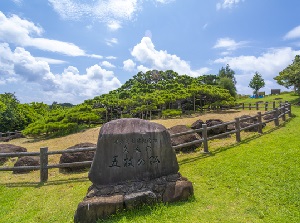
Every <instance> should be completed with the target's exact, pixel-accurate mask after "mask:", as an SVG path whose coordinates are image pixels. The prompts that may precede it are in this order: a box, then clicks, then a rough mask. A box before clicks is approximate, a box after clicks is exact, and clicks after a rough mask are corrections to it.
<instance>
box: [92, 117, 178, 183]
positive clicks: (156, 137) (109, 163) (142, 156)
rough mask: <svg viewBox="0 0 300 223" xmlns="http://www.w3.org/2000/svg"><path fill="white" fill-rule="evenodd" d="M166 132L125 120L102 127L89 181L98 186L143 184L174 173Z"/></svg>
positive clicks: (171, 150)
mask: <svg viewBox="0 0 300 223" xmlns="http://www.w3.org/2000/svg"><path fill="white" fill-rule="evenodd" d="M178 169H179V167H178V163H177V159H176V155H175V153H174V151H173V149H172V147H171V140H170V135H169V133H168V131H167V129H166V128H165V127H164V126H162V125H160V124H157V123H152V122H149V121H145V120H141V119H136V118H128V119H118V120H114V121H111V122H108V123H106V124H104V125H103V126H102V128H101V130H100V133H99V138H98V143H97V150H96V153H95V157H94V160H93V164H92V167H91V169H90V172H89V179H90V180H91V181H92V182H93V183H94V184H98V185H105V184H114V183H120V182H125V181H128V180H146V179H154V178H157V177H161V176H165V175H169V174H175V173H177V172H178Z"/></svg>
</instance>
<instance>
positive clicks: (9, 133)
mask: <svg viewBox="0 0 300 223" xmlns="http://www.w3.org/2000/svg"><path fill="white" fill-rule="evenodd" d="M16 134H22V132H21V131H17V130H16V131H14V132H0V138H2V137H10V136H12V135H16Z"/></svg>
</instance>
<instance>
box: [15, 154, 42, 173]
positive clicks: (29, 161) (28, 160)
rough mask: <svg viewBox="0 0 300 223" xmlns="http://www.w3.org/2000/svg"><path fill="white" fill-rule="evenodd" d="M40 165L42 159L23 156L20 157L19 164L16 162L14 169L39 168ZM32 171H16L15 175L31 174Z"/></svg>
mask: <svg viewBox="0 0 300 223" xmlns="http://www.w3.org/2000/svg"><path fill="white" fill-rule="evenodd" d="M39 165H40V157H36V156H23V157H20V158H19V159H18V160H17V162H15V164H14V167H20V166H39ZM30 171H32V170H14V171H13V173H14V174H17V173H29V172H30Z"/></svg>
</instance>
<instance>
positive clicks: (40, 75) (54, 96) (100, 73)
mask: <svg viewBox="0 0 300 223" xmlns="http://www.w3.org/2000/svg"><path fill="white" fill-rule="evenodd" d="M0 53H1V54H0V59H1V60H0V71H1V73H2V72H3V71H5V72H3V73H2V74H3V75H1V76H0V82H1V83H7V82H9V81H10V82H13V81H14V82H17V83H18V84H19V85H20V87H19V89H16V94H17V95H19V94H20V98H19V97H18V98H19V99H20V100H21V101H22V99H23V97H27V98H30V100H31V101H40V100H41V101H44V102H45V103H51V102H53V101H60V102H70V103H75V104H76V103H82V102H83V100H85V99H90V98H93V97H94V96H97V95H101V94H103V93H107V92H109V91H110V90H113V89H116V88H118V87H120V86H121V83H120V81H119V80H118V79H117V77H116V76H115V75H114V72H113V71H109V70H106V69H104V68H102V67H101V66H99V65H97V64H96V65H93V66H91V67H88V68H87V69H86V71H85V72H83V73H80V72H79V70H78V69H77V68H76V67H73V66H69V67H68V68H66V69H65V70H64V72H62V73H58V74H53V73H52V72H51V70H50V66H49V64H48V62H47V61H45V60H41V59H40V58H35V57H33V56H32V55H31V54H30V52H28V51H26V50H25V49H24V48H22V47H17V48H16V49H15V50H14V51H12V50H11V49H10V47H9V45H8V44H0ZM2 53H5V54H2ZM21 89H22V92H19V91H21ZM32 89H34V91H32Z"/></svg>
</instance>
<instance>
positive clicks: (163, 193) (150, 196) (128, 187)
mask: <svg viewBox="0 0 300 223" xmlns="http://www.w3.org/2000/svg"><path fill="white" fill-rule="evenodd" d="M193 194H194V190H193V185H192V183H191V182H190V181H188V180H187V179H186V178H184V177H181V175H180V173H177V174H172V175H169V176H163V177H160V178H156V179H153V180H150V181H129V182H126V183H123V184H114V185H106V186H104V185H98V186H97V185H92V186H91V187H90V188H89V190H88V193H87V195H86V197H85V198H84V200H83V202H81V203H79V205H78V208H77V211H76V213H75V217H74V221H75V222H76V223H77V222H87V223H90V222H96V220H97V219H98V218H101V219H104V218H106V217H108V216H109V215H111V214H114V213H115V212H116V211H118V210H119V211H120V210H123V209H127V210H128V209H129V210H130V209H134V208H137V207H139V206H141V205H144V204H145V205H152V204H154V203H158V202H164V203H171V202H176V201H186V200H187V199H188V198H189V197H190V196H192V195H193ZM121 201H122V205H121V203H120V202H121ZM106 206H108V207H106Z"/></svg>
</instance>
